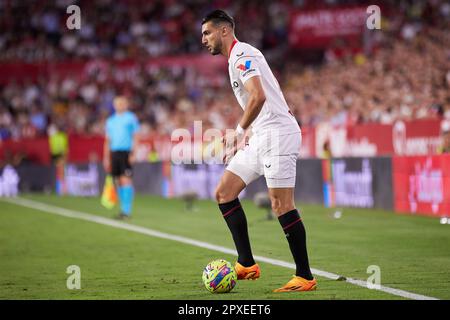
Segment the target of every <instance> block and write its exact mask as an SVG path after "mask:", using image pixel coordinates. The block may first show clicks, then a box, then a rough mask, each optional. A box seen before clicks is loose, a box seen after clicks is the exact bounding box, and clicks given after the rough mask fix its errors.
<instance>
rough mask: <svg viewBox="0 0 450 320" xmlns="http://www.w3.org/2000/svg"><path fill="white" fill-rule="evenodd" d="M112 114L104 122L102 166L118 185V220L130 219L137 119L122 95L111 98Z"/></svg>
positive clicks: (137, 127) (137, 128)
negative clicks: (113, 110)
mask: <svg viewBox="0 0 450 320" xmlns="http://www.w3.org/2000/svg"><path fill="white" fill-rule="evenodd" d="M113 104H114V109H115V113H114V114H113V115H111V116H110V117H109V118H108V120H107V121H106V127H105V133H106V134H105V144H104V148H103V166H104V168H105V171H106V172H108V173H111V175H112V176H113V178H114V182H115V185H116V186H117V191H118V192H117V193H118V195H119V201H120V209H121V212H120V213H119V215H118V216H117V218H118V219H125V218H129V217H130V215H131V208H132V204H133V197H134V190H133V184H132V173H133V172H132V168H131V163H132V162H133V161H134V157H135V149H134V147H135V146H136V138H137V134H136V133H137V132H138V130H139V122H138V120H137V118H136V116H135V115H134V113H133V112H131V111H128V100H127V98H126V97H124V96H118V97H116V98H115V99H114V102H113Z"/></svg>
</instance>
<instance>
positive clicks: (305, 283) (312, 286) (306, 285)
mask: <svg viewBox="0 0 450 320" xmlns="http://www.w3.org/2000/svg"><path fill="white" fill-rule="evenodd" d="M316 288H317V281H316V279H312V280H306V279H305V278H302V277H299V276H294V277H293V278H292V279H291V280H290V281H289V282H288V283H286V284H285V285H284V286H283V287H281V288H278V289H275V290H273V292H295V291H312V290H316Z"/></svg>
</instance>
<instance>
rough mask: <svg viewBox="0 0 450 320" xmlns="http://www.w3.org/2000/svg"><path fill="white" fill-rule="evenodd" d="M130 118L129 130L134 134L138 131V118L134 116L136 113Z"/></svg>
mask: <svg viewBox="0 0 450 320" xmlns="http://www.w3.org/2000/svg"><path fill="white" fill-rule="evenodd" d="M131 119H132V120H131V126H132V128H131V132H132V133H133V134H135V133H137V132H138V131H139V120H138V118H137V117H136V115H133V117H132V118H131Z"/></svg>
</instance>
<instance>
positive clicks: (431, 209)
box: [393, 155, 450, 216]
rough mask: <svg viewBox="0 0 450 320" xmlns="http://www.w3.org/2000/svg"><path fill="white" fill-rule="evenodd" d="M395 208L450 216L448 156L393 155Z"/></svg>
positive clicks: (413, 212)
mask: <svg viewBox="0 0 450 320" xmlns="http://www.w3.org/2000/svg"><path fill="white" fill-rule="evenodd" d="M393 170H394V171H393V175H394V190H395V211H397V212H402V213H412V214H423V215H430V216H450V155H439V156H415V157H394V158H393Z"/></svg>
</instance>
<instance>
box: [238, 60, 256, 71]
mask: <svg viewBox="0 0 450 320" xmlns="http://www.w3.org/2000/svg"><path fill="white" fill-rule="evenodd" d="M251 64H252V61H251V60H247V61H245V65H244V64H242V63H241V64H240V65H238V66H237V68H238V69H239V70H242V71H247V70H248V69H250V65H251Z"/></svg>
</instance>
